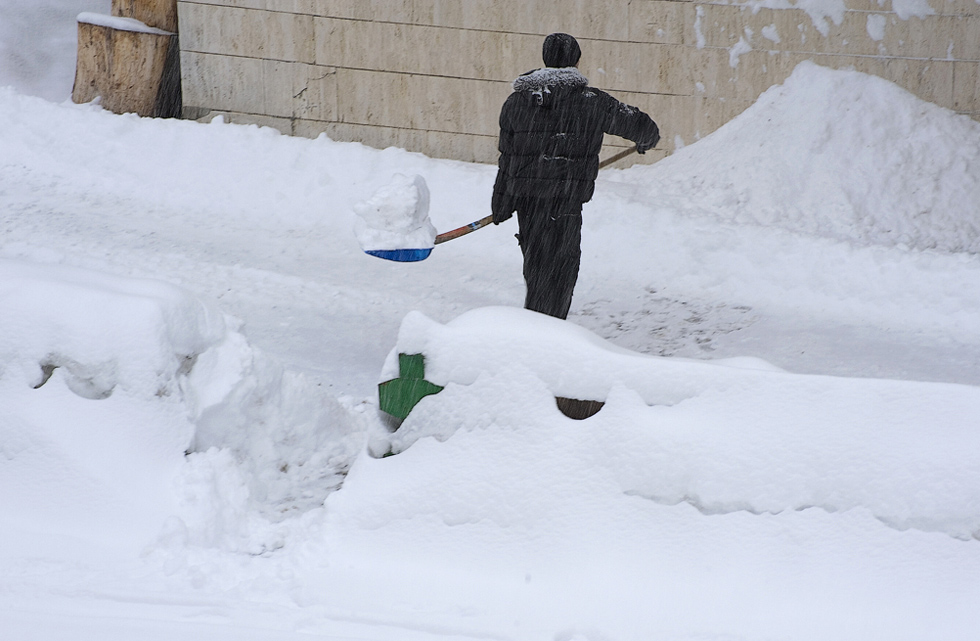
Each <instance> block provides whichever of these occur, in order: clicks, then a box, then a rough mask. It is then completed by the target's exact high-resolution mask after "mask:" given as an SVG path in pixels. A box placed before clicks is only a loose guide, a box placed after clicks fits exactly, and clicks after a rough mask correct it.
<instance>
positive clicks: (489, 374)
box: [382, 308, 980, 538]
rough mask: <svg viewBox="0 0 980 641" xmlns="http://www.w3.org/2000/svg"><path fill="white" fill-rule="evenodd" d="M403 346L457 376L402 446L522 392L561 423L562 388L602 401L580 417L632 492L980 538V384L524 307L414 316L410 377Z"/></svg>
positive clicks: (404, 336)
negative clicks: (847, 375) (594, 326)
mask: <svg viewBox="0 0 980 641" xmlns="http://www.w3.org/2000/svg"><path fill="white" fill-rule="evenodd" d="M398 352H401V353H409V354H412V353H421V354H424V355H425V360H426V379H427V380H429V381H431V382H433V383H435V384H437V385H442V386H446V390H445V391H443V392H441V393H439V394H437V395H435V396H430V397H427V398H426V399H423V401H422V402H421V403H420V404H419V405H418V406H417V407H416V409H415V410H414V411H413V412H412V414H410V415H409V417H408V419H406V421H405V423H404V424H403V426H402V427H401V429H400V430H399V431H398V432H396V433H395V434H394V435H393V436H392V437H391V439H390V447H391V448H392V451H394V452H401V451H403V450H405V449H406V448H407V447H409V446H410V445H411V444H413V443H415V442H416V441H417V440H418V439H419V438H421V437H423V436H435V437H438V438H439V439H446V438H449V437H451V436H452V435H453V434H454V433H457V432H458V431H460V430H464V431H471V430H482V429H486V428H487V427H488V426H490V425H492V424H493V423H495V422H496V420H497V415H498V414H499V413H501V412H510V410H508V409H503V408H506V407H507V406H509V405H511V404H517V405H519V406H520V407H521V408H523V409H525V410H526V412H527V414H526V416H527V419H526V420H527V424H528V425H529V426H530V425H534V426H535V427H533V428H530V427H529V428H528V429H535V430H538V429H540V430H546V431H547V430H552V429H554V430H560V429H563V428H561V427H559V426H561V425H565V424H566V421H565V420H564V417H562V415H561V414H559V413H558V410H557V409H556V407H555V403H554V400H553V397H554V396H566V397H573V398H580V399H590V400H603V401H606V406H605V407H604V408H603V409H602V410H601V411H600V412H599V414H597V415H596V416H594V417H593V418H591V419H588V420H587V421H586V422H587V423H588V424H589V427H588V428H577V430H576V431H580V430H584V431H585V432H587V433H589V434H591V436H590V437H589V438H590V447H591V448H592V449H593V450H594V453H595V456H596V457H597V460H600V461H604V462H603V463H600V464H602V465H606V464H608V465H609V466H610V467H609V472H610V474H611V476H612V477H613V478H615V479H616V482H617V483H618V484H620V486H621V487H622V491H623V492H624V493H625V494H627V495H632V496H641V497H644V498H648V499H650V500H653V501H656V502H658V503H663V504H668V505H673V504H676V503H680V502H688V503H690V504H691V505H694V506H695V507H697V508H698V509H699V510H702V511H704V512H706V513H712V514H717V513H727V512H735V511H741V510H745V511H749V512H752V513H766V512H768V513H779V512H782V511H785V510H803V509H808V508H812V507H819V508H822V509H824V510H827V511H828V512H842V511H846V510H851V509H858V508H860V509H866V510H868V511H870V513H872V514H874V515H875V516H876V517H877V518H878V519H880V520H881V521H883V522H885V523H888V524H890V525H892V526H894V527H897V528H900V529H905V528H910V527H914V528H919V529H923V530H930V531H942V532H946V533H947V534H950V535H952V536H955V537H958V538H971V537H975V538H980V484H978V482H977V477H976V472H977V470H978V469H980V433H978V432H977V430H976V417H977V416H980V389H978V388H975V387H969V386H960V385H944V384H927V383H916V382H909V381H888V380H874V379H859V380H854V379H842V378H834V377H827V376H803V375H796V374H790V373H787V372H782V371H779V370H777V369H775V368H773V367H771V366H768V365H767V364H765V363H764V362H761V361H758V360H756V359H735V360H729V361H720V362H702V361H689V360H684V359H663V358H656V357H646V356H640V355H637V354H634V353H629V352H625V351H623V350H620V349H618V348H615V347H613V346H611V345H609V344H608V343H605V342H604V341H602V340H600V339H598V338H597V337H595V336H594V335H592V334H590V333H589V332H587V331H585V330H583V329H581V328H578V327H575V326H572V325H570V324H568V323H564V322H560V321H556V320H554V319H552V318H550V317H547V316H543V315H540V314H535V313H532V312H528V311H525V310H519V309H512V308H486V309H479V310H474V311H471V312H468V313H466V314H463V315H462V316H460V317H458V318H457V319H455V320H454V321H452V322H450V323H448V324H446V325H441V324H439V323H436V322H434V321H431V320H429V319H427V318H425V317H424V316H422V315H421V314H411V315H409V316H408V317H407V318H406V319H405V321H404V322H403V324H402V328H401V332H400V334H399V339H398V345H397V348H396V350H394V351H393V352H392V356H391V357H389V360H388V362H387V363H386V367H385V370H384V373H383V376H382V378H384V379H386V380H387V379H389V378H393V377H394V376H396V375H397V371H396V365H395V360H396V358H395V357H396V355H397V353H398ZM515 388H521V389H522V390H523V391H521V392H520V394H519V398H520V401H519V402H518V401H517V400H516V398H518V397H515V396H513V395H514V394H515V393H516V391H515ZM522 429H523V428H522ZM567 429H569V430H572V429H573V428H572V427H571V426H567ZM473 516H474V517H475V516H476V515H475V514H474V515H473Z"/></svg>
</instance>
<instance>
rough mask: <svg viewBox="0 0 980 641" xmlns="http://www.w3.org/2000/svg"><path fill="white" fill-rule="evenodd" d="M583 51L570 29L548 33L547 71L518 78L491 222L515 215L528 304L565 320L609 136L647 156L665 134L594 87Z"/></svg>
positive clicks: (503, 119)
mask: <svg viewBox="0 0 980 641" xmlns="http://www.w3.org/2000/svg"><path fill="white" fill-rule="evenodd" d="M581 53H582V52H581V49H580V48H579V45H578V42H576V40H575V38H573V37H572V36H570V35H568V34H567V33H553V34H551V35H550V36H548V37H547V38H545V41H544V46H543V50H542V57H543V58H544V63H545V65H547V66H546V68H544V69H537V70H536V71H531V72H528V73H526V74H524V75H522V76H521V77H519V78H518V79H517V80H515V81H514V93H512V94H511V95H510V97H509V98H507V101H506V102H504V106H503V108H502V109H501V111H500V143H499V149H500V160H499V164H498V167H499V169H498V172H497V181H496V184H495V185H494V188H493V200H492V202H491V209H492V210H493V222H494V223H495V224H500V223H502V222H503V221H505V220H507V219H508V218H510V217H511V216H512V215H513V213H514V212H515V211H516V212H517V222H518V225H519V228H520V233H519V234H518V243H519V244H520V246H521V251H522V252H523V253H524V280H525V282H526V284H527V296H526V298H525V300H524V307H525V308H527V309H530V310H534V311H538V312H541V313H544V314H548V315H550V316H556V317H558V318H565V317H567V316H568V310H569V308H570V307H571V304H572V291H573V290H574V289H575V281H576V280H577V279H578V269H579V262H580V260H581V257H582V250H581V247H580V242H581V237H582V205H583V203H587V202H588V201H589V200H591V199H592V193H593V191H594V190H595V179H596V176H597V175H598V172H599V150H600V148H601V147H602V136H603V134H604V133H609V134H613V135H616V136H621V137H623V138H626V139H628V140H631V141H633V142H634V143H636V150H637V151H638V152H639V153H641V154H642V153H644V152H646V151H647V150H648V149H651V148H653V147H654V146H656V144H657V142H658V141H659V140H660V132H659V130H658V128H657V125H656V123H655V122H654V121H653V120H652V119H651V118H650V117H649V116H648V115H646V114H645V113H643V112H642V111H640V110H639V109H636V108H635V107H630V106H629V105H626V104H623V103H621V102H619V101H618V100H616V99H615V98H613V97H612V96H610V95H609V94H607V93H605V92H603V91H600V90H598V89H594V88H592V87H590V86H589V84H588V83H589V81H588V80H587V79H586V78H585V77H584V76H583V75H582V74H580V73H579V71H578V69H577V68H576V65H578V61H579V58H580V57H581Z"/></svg>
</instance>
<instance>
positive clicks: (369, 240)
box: [354, 174, 436, 250]
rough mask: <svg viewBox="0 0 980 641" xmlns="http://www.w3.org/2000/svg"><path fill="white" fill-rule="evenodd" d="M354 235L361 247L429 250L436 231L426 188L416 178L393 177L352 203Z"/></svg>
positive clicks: (423, 183)
mask: <svg viewBox="0 0 980 641" xmlns="http://www.w3.org/2000/svg"><path fill="white" fill-rule="evenodd" d="M354 213H355V214H357V216H358V217H357V219H356V221H355V223H354V233H355V235H356V236H357V240H358V242H359V243H360V244H361V248H362V249H364V250H370V249H429V248H431V247H434V246H435V240H436V228H435V227H434V226H433V225H432V221H431V220H429V187H428V185H426V183H425V178H424V177H422V176H419V175H415V176H405V175H404V174H395V175H394V176H392V179H391V182H390V183H388V184H387V185H384V186H382V187H381V188H380V189H378V191H377V192H376V193H375V194H374V195H373V196H372V197H371V198H369V199H367V200H365V201H363V202H359V203H355V205H354Z"/></svg>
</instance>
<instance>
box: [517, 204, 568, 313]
mask: <svg viewBox="0 0 980 641" xmlns="http://www.w3.org/2000/svg"><path fill="white" fill-rule="evenodd" d="M517 223H518V227H519V228H520V234H518V236H517V241H518V243H520V245H521V251H522V252H523V253H524V282H525V283H526V284H527V296H526V297H525V298H524V307H525V309H530V310H533V311H536V312H541V313H542V314H548V315H549V316H554V317H556V318H566V317H567V316H568V310H569V308H570V307H571V306H572V291H573V290H574V289H575V281H577V280H578V268H579V263H580V262H581V260H582V248H581V241H582V203H580V202H578V201H567V200H555V199H552V198H521V199H520V200H519V202H518V206H517Z"/></svg>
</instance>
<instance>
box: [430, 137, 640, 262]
mask: <svg viewBox="0 0 980 641" xmlns="http://www.w3.org/2000/svg"><path fill="white" fill-rule="evenodd" d="M634 151H636V147H630V148H629V149H624V150H623V151H621V152H619V153H618V154H616V155H615V156H610V157H609V158H606V159H605V160H603V161H602V162H601V163H599V169H602V168H603V167H608V166H609V165H611V164H613V163H614V162H616V161H617V160H622V159H623V158H626V156H629V155H630V154H631V153H633V152H634ZM492 222H493V215H490V216H486V217H484V218H481V219H480V220H475V221H473V222H472V223H470V224H468V225H463V226H462V227H457V228H456V229H454V230H452V231H447V232H446V233H444V234H439V235H438V236H436V241H435V244H436V245H439V244H440V243H444V242H446V241H447V240H453V239H454V238H459V237H460V236H465V235H466V234H469V233H470V232H474V231H476V230H477V229H482V228H484V227H486V226H487V225H489V224H490V223H492Z"/></svg>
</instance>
